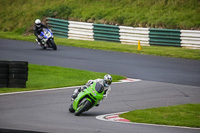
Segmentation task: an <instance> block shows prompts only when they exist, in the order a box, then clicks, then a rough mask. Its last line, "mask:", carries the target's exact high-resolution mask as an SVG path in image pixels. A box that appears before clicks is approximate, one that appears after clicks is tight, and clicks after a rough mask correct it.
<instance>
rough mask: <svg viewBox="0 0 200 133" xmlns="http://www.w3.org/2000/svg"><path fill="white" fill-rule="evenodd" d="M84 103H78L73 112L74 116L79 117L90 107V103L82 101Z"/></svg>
mask: <svg viewBox="0 0 200 133" xmlns="http://www.w3.org/2000/svg"><path fill="white" fill-rule="evenodd" d="M83 101H84V102H80V103H79V105H78V106H79V107H78V108H77V110H76V112H75V116H79V115H80V114H82V113H83V112H84V111H86V110H87V109H88V108H89V107H90V106H91V104H92V103H91V102H90V101H88V100H83Z"/></svg>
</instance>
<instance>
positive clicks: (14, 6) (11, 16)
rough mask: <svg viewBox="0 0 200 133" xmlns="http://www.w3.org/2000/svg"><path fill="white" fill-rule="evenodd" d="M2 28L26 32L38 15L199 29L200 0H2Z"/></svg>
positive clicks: (106, 22) (0, 24)
mask: <svg viewBox="0 0 200 133" xmlns="http://www.w3.org/2000/svg"><path fill="white" fill-rule="evenodd" d="M0 3H1V4H0V18H1V19H0V31H15V32H18V33H24V31H27V30H31V29H32V26H33V23H34V20H35V19H36V18H40V19H44V18H46V17H54V18H60V19H67V20H74V21H83V22H94V23H105V24H114V25H115V24H117V25H125V26H133V27H138V26H139V27H151V28H172V29H199V26H200V17H199V12H200V8H199V7H200V1H199V0H56V1H52V0H14V1H13V0H0Z"/></svg>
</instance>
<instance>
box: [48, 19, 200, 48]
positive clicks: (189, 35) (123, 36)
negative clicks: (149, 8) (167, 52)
mask: <svg viewBox="0 0 200 133" xmlns="http://www.w3.org/2000/svg"><path fill="white" fill-rule="evenodd" d="M47 25H48V26H49V27H50V28H51V29H52V31H53V33H54V35H55V36H58V37H64V38H69V39H79V40H91V41H94V40H100V41H111V42H119V43H122V44H131V45H138V40H140V43H141V45H145V46H150V45H161V46H178V47H186V48H197V49H200V31H195V30H174V29H154V28H133V27H126V26H115V25H104V24H93V23H85V22H75V21H67V20H61V19H55V18H47Z"/></svg>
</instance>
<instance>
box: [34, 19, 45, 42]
mask: <svg viewBox="0 0 200 133" xmlns="http://www.w3.org/2000/svg"><path fill="white" fill-rule="evenodd" d="M43 28H46V29H48V27H47V26H45V25H44V24H42V22H41V20H40V19H36V20H35V27H34V34H35V36H36V37H37V39H36V41H37V42H38V45H41V39H42V36H40V33H41V32H42V30H43Z"/></svg>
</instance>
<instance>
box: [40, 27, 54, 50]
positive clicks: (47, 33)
mask: <svg viewBox="0 0 200 133" xmlns="http://www.w3.org/2000/svg"><path fill="white" fill-rule="evenodd" d="M40 36H41V42H40V43H42V44H40V46H41V47H42V48H43V49H46V48H53V49H54V50H57V46H56V44H55V42H54V38H53V33H52V31H51V30H50V29H46V28H43V31H42V32H41V33H40ZM36 41H37V42H38V40H37V39H36Z"/></svg>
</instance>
